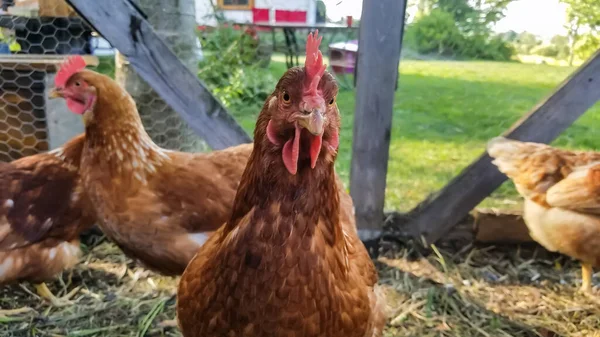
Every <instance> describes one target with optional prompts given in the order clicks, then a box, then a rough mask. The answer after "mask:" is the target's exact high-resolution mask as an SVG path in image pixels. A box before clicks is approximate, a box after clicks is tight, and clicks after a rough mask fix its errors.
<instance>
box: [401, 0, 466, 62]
mask: <svg viewBox="0 0 600 337" xmlns="http://www.w3.org/2000/svg"><path fill="white" fill-rule="evenodd" d="M406 35H407V36H409V38H408V39H409V41H411V43H413V44H414V49H415V50H416V51H418V52H419V53H422V54H431V53H435V54H438V55H453V54H454V53H455V51H456V49H457V48H458V46H459V45H460V44H461V43H462V41H461V40H462V36H461V34H460V31H459V30H458V27H457V26H456V24H455V23H454V18H453V17H452V14H450V13H447V12H444V11H442V10H439V9H435V10H433V11H431V13H430V14H429V15H426V16H423V17H421V18H419V19H417V20H416V21H415V22H414V23H413V24H411V25H410V26H409V27H408V28H407V29H406Z"/></svg>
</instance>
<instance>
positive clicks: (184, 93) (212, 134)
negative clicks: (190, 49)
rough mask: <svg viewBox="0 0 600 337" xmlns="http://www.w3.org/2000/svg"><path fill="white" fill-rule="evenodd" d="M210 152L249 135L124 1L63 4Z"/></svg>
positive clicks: (87, 0) (245, 139)
mask: <svg viewBox="0 0 600 337" xmlns="http://www.w3.org/2000/svg"><path fill="white" fill-rule="evenodd" d="M67 1H68V2H69V4H70V5H71V6H72V7H73V8H74V9H75V10H76V11H77V12H78V13H79V15H80V16H82V17H83V18H85V19H86V20H87V21H88V22H89V23H90V25H91V26H92V27H94V29H96V30H97V31H98V32H99V33H100V34H101V35H102V36H103V37H104V38H105V39H107V40H108V41H109V42H110V43H111V44H112V46H113V47H115V48H117V49H118V50H119V52H121V53H122V54H123V55H125V56H126V57H127V59H128V60H129V62H130V64H131V65H132V66H133V68H134V69H135V71H136V72H137V73H138V74H139V75H140V76H141V77H142V78H143V79H144V80H145V81H146V82H148V84H150V86H152V88H153V89H154V90H155V91H156V92H157V93H158V94H159V95H160V96H161V97H162V99H164V100H165V102H167V103H168V104H169V105H170V106H171V107H172V108H173V109H174V110H175V111H177V112H178V113H179V114H180V115H181V117H182V118H183V119H184V120H185V121H186V122H187V123H188V124H189V125H190V126H191V127H192V128H193V129H194V131H196V132H197V133H198V134H199V135H200V136H201V137H202V138H203V139H204V140H205V141H206V142H207V143H208V145H209V146H210V147H212V148H213V149H215V150H219V149H223V148H226V147H229V146H233V145H237V144H241V143H248V142H250V137H249V136H248V134H247V133H246V132H245V131H244V130H243V129H242V128H241V127H240V126H239V125H238V124H237V123H236V121H235V119H233V117H231V115H229V113H228V112H227V110H226V109H225V107H223V105H222V104H221V103H220V102H219V101H218V100H217V99H216V98H215V97H214V96H213V95H212V93H211V92H210V90H208V89H207V88H206V86H205V85H204V84H203V83H202V82H201V81H200V80H199V79H198V78H197V76H196V75H195V74H193V73H192V72H190V71H189V70H188V69H187V68H186V67H185V65H184V64H183V63H181V62H180V61H179V59H178V58H177V56H176V55H175V54H174V53H173V52H172V51H171V50H170V49H169V47H167V45H166V44H165V43H164V42H163V41H162V39H161V38H160V37H158V35H157V34H156V32H155V31H154V29H153V28H152V26H151V25H150V24H149V23H148V21H146V19H145V17H144V14H143V13H142V12H141V11H140V10H139V9H138V8H137V6H135V4H133V3H132V2H130V1H128V0H103V1H90V0H67Z"/></svg>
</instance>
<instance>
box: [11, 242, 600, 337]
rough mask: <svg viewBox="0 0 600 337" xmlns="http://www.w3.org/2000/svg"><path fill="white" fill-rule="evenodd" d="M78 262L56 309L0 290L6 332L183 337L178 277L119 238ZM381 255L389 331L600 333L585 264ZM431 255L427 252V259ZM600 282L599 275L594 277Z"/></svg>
mask: <svg viewBox="0 0 600 337" xmlns="http://www.w3.org/2000/svg"><path fill="white" fill-rule="evenodd" d="M86 243H87V246H86V247H85V248H86V254H85V256H84V258H83V263H81V264H80V265H79V266H78V267H77V268H75V269H74V270H73V271H71V272H69V273H64V274H63V275H62V277H61V278H59V279H58V280H57V281H55V282H53V283H49V284H48V285H49V287H50V289H52V291H54V293H55V294H57V295H64V294H66V293H68V292H70V291H72V290H73V289H76V288H77V287H80V288H79V290H78V291H77V293H76V295H75V296H74V297H73V298H72V301H73V304H72V305H67V306H64V307H52V306H50V305H49V304H48V303H45V302H42V301H41V300H40V299H39V298H38V297H37V296H36V295H34V294H35V291H34V288H33V286H32V285H31V284H20V285H14V286H10V287H5V288H3V289H0V307H1V308H2V309H4V310H6V309H21V310H18V311H17V312H15V313H5V314H4V315H0V336H7V337H8V336H19V337H20V336H53V337H54V336H73V337H83V336H111V337H113V336H114V337H121V336H136V337H137V336H139V337H141V336H181V335H180V333H179V332H178V331H177V329H175V328H168V327H166V328H165V327H162V326H161V324H160V323H161V322H163V321H166V320H169V319H173V318H174V317H175V292H176V284H177V279H176V278H169V277H162V276H159V275H157V274H154V273H151V272H148V271H146V270H144V269H142V268H139V267H137V266H136V265H135V264H134V263H133V262H132V261H131V260H129V259H128V258H126V257H125V256H123V255H122V254H121V252H120V251H119V250H118V248H116V247H115V246H114V245H112V244H111V243H109V242H107V241H106V240H103V239H101V238H98V237H94V238H93V239H92V240H87V242H86ZM382 247H383V248H381V249H380V251H382V254H381V255H380V256H379V257H378V258H377V259H376V264H377V267H378V268H379V271H380V283H381V284H382V286H384V287H385V289H386V292H387V295H388V310H389V317H390V322H389V324H388V328H387V329H386V332H385V336H386V337H390V336H415V337H416V336H419V337H421V336H432V337H433V336H461V337H470V336H543V337H554V336H581V337H584V336H585V337H594V336H600V294H598V293H596V295H582V294H579V293H578V292H577V290H578V286H579V283H580V282H581V276H580V267H579V263H578V262H576V261H572V260H570V259H568V258H566V257H564V256H560V255H557V254H550V253H548V252H546V251H545V250H543V249H541V248H539V247H538V246H535V245H530V246H528V247H519V246H506V247H493V246H487V247H477V246H471V245H467V246H463V247H462V248H461V249H455V248H448V247H445V248H442V247H439V248H438V247H434V249H432V250H431V251H430V252H429V254H422V253H419V254H417V253H416V252H415V251H414V250H413V249H411V248H410V247H407V245H404V244H401V243H392V242H386V243H384V244H383V245H382ZM423 255H427V256H426V257H423ZM595 281H597V280H595Z"/></svg>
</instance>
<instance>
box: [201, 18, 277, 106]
mask: <svg viewBox="0 0 600 337" xmlns="http://www.w3.org/2000/svg"><path fill="white" fill-rule="evenodd" d="M204 45H206V47H204ZM204 45H203V50H204V51H205V60H203V61H202V62H201V63H200V69H199V71H198V77H200V79H202V80H203V81H204V82H205V83H206V85H207V86H208V88H209V89H210V90H211V91H212V92H213V94H214V95H215V96H216V97H217V98H218V99H220V100H221V102H223V104H225V105H226V106H227V107H228V108H230V109H232V110H246V109H251V110H260V107H261V106H262V104H263V102H264V101H265V99H266V98H267V97H268V95H269V94H270V93H271V91H272V90H273V87H274V86H275V83H276V81H275V79H274V78H273V77H272V76H270V75H269V74H264V72H263V71H261V66H262V65H264V64H263V62H262V61H261V60H262V59H261V57H260V55H259V51H260V48H259V43H258V42H257V41H256V40H255V39H253V38H252V37H251V36H250V35H248V34H243V33H240V32H237V31H234V30H233V29H231V28H218V29H217V30H215V31H213V32H211V33H210V34H209V35H207V36H206V37H205V39H204ZM269 57H270V55H269Z"/></svg>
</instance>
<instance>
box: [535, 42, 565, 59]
mask: <svg viewBox="0 0 600 337" xmlns="http://www.w3.org/2000/svg"><path fill="white" fill-rule="evenodd" d="M558 53H559V51H558V47H556V46H555V45H553V44H550V45H543V46H537V47H534V48H533V49H531V54H536V55H540V56H546V57H558Z"/></svg>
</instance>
